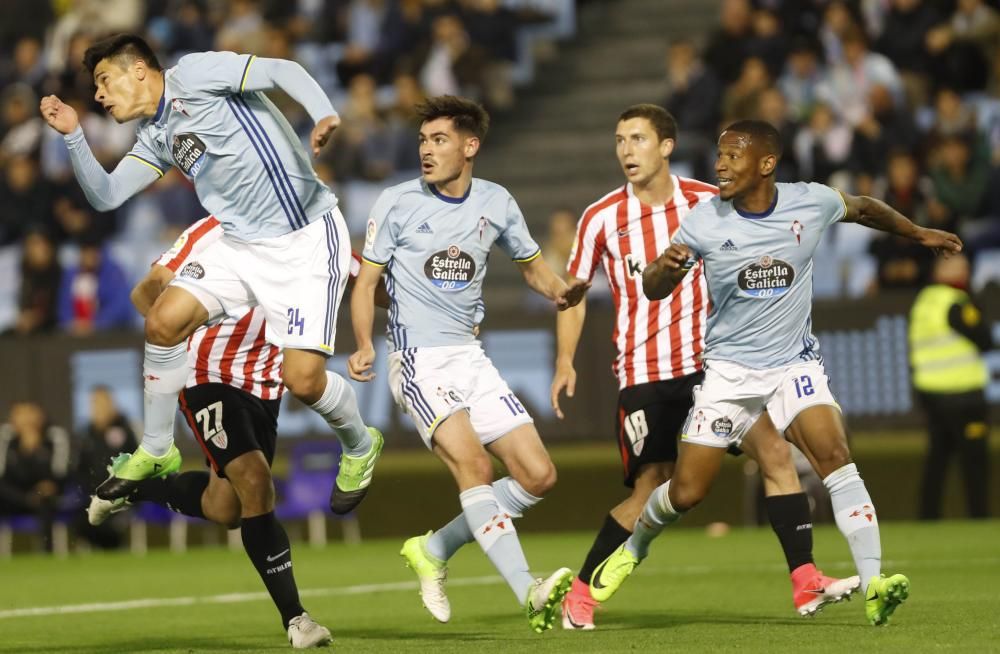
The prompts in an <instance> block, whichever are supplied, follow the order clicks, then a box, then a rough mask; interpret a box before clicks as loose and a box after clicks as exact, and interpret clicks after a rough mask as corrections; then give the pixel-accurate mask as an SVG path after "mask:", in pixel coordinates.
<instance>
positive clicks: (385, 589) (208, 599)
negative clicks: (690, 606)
mask: <svg viewBox="0 0 1000 654" xmlns="http://www.w3.org/2000/svg"><path fill="white" fill-rule="evenodd" d="M969 565H979V566H995V565H1000V558H994V557H989V558H978V559H937V560H933V559H928V560H918V561H904V560H886V561H883V566H885V567H886V568H888V569H896V568H899V567H906V568H924V567H934V568H942V567H945V568H950V567H959V566H961V567H965V566H969ZM823 567H824V568H829V569H839V568H844V569H848V568H853V565H851V564H850V563H847V562H830V563H829V564H826V565H824V566H823ZM785 569H786V568H785V566H784V565H783V564H779V563H774V564H770V563H763V564H735V565H718V564H716V565H686V566H670V565H660V566H649V567H646V568H645V569H644V570H643V573H644V574H647V575H649V574H652V575H655V576H671V575H674V576H677V575H702V574H708V573H717V572H722V571H726V570H729V571H735V572H740V571H742V572H747V571H760V570H764V571H771V570H773V571H775V572H780V571H783V570H785ZM500 583H503V578H502V577H499V576H496V575H490V576H484V577H459V578H457V579H449V580H448V585H449V586H492V585H496V584H500ZM419 588H420V584H418V583H417V582H415V581H394V582H387V583H382V584H357V585H354V586H338V587H334V588H306V589H304V590H300V591H299V595H300V596H301V597H336V596H343V595H371V594H374V593H391V592H398V591H413V590H417V589H419ZM270 598H271V597H270V595H268V594H267V593H265V592H254V593H225V594H222V595H203V596H200V597H199V596H187V597H148V598H144V599H136V600H124V601H121V602H93V603H89V604H66V605H63V606H36V607H31V608H24V609H8V610H6V611H0V620H6V619H10V618H28V617H36V616H45V615H69V614H73V613H106V612H110V611H131V610H135V609H149V608H158V607H161V606H192V605H195V604H236V603H241V602H259V601H263V600H268V599H270Z"/></svg>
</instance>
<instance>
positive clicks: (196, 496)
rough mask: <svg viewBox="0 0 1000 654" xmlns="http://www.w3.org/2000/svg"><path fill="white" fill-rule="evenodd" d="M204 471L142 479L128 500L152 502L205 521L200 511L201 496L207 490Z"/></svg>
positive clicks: (206, 474)
mask: <svg viewBox="0 0 1000 654" xmlns="http://www.w3.org/2000/svg"><path fill="white" fill-rule="evenodd" d="M209 474H210V473H209V472H208V471H206V470H198V471H193V472H182V473H181V474H179V475H167V476H166V477H156V478H154V479H144V480H142V481H140V482H139V486H138V487H137V488H136V490H135V492H134V493H133V494H132V497H131V498H130V499H131V500H132V501H133V502H153V503H154V504H162V505H163V506H165V507H167V508H168V509H171V510H173V511H177V512H178V513H183V514H184V515H188V516H191V517H192V518H201V519H202V520H204V519H205V512H204V511H202V510H201V496H202V495H204V494H205V489H206V488H208V475H209Z"/></svg>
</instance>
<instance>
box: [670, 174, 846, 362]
mask: <svg viewBox="0 0 1000 654" xmlns="http://www.w3.org/2000/svg"><path fill="white" fill-rule="evenodd" d="M776 186H777V195H776V197H775V201H774V204H772V206H771V208H770V209H768V210H767V211H765V212H763V213H760V214H752V213H746V212H741V211H739V210H737V209H736V208H735V207H734V206H733V203H732V202H726V201H723V200H720V199H719V198H718V197H714V198H712V199H711V200H707V201H705V202H702V203H700V204H698V205H697V206H695V208H694V209H692V210H691V213H690V214H688V217H687V219H685V220H684V222H683V223H682V224H681V228H680V231H679V232H678V233H677V235H676V236H675V237H674V239H673V242H675V243H683V244H685V245H687V246H688V247H689V248H691V250H693V252H694V256H695V257H696V258H698V259H701V260H702V262H703V265H704V271H705V278H706V280H707V282H708V292H709V295H710V296H711V298H712V309H711V312H710V313H709V315H708V331H707V333H706V335H705V353H704V358H705V359H706V360H707V361H713V360H720V361H732V362H734V363H738V364H740V365H743V366H746V367H748V368H758V369H761V368H777V367H781V366H785V365H787V364H789V363H793V362H798V361H810V360H819V358H820V357H819V342H818V341H817V340H816V337H815V336H813V334H812V329H811V327H812V272H813V263H812V257H813V252H814V251H815V250H816V246H817V245H818V244H819V242H820V239H821V238H822V236H823V232H824V231H826V229H827V227H829V226H830V225H832V224H834V223H835V222H838V221H839V220H842V219H843V217H844V215H845V213H846V210H847V209H846V205H845V204H844V199H843V197H842V196H841V195H840V193H839V192H838V191H836V190H834V189H832V188H830V187H829V186H824V185H822V184H815V183H805V182H799V183H796V184H777V185H776Z"/></svg>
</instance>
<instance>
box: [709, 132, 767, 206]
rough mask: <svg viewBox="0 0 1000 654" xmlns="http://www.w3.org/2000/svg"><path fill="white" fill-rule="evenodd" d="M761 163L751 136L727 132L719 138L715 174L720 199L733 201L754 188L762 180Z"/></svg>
mask: <svg viewBox="0 0 1000 654" xmlns="http://www.w3.org/2000/svg"><path fill="white" fill-rule="evenodd" d="M759 164H760V161H759V157H758V156H757V153H756V148H754V147H753V144H752V143H751V141H750V135H749V134H743V133H741V132H730V131H726V132H723V133H722V136H720V137H719V150H718V153H717V158H716V160H715V173H716V175H717V176H718V182H719V197H720V198H722V199H723V200H732V199H733V198H734V197H738V196H740V195H743V194H744V193H746V192H747V191H749V190H751V189H752V188H754V187H755V186H756V184H757V182H758V181H759V180H760V179H761V177H760V175H759V174H758V167H759Z"/></svg>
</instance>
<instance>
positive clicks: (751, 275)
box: [595, 121, 962, 625]
mask: <svg viewBox="0 0 1000 654" xmlns="http://www.w3.org/2000/svg"><path fill="white" fill-rule="evenodd" d="M780 143H781V141H780V138H779V137H778V132H777V130H775V128H774V127H773V126H771V125H770V124H768V123H765V122H762V121H740V122H738V123H735V124H733V125H731V126H730V127H729V128H728V129H727V130H726V131H724V132H723V133H722V135H721V136H720V137H719V150H718V158H717V160H716V166H715V169H716V173H717V174H718V179H719V196H718V197H717V198H713V199H712V200H710V201H707V202H704V203H702V204H700V205H698V206H697V207H696V208H695V209H694V211H693V212H692V213H691V215H689V216H688V218H687V220H686V221H685V222H684V224H683V225H682V227H681V231H680V233H679V235H678V236H677V237H675V239H674V240H673V242H672V243H671V245H670V247H669V248H668V249H667V250H666V251H665V252H664V253H663V254H662V255H661V256H660V257H658V258H657V259H656V260H655V261H654V262H653V263H651V264H650V265H649V266H648V267H647V268H646V270H645V271H644V273H643V291H644V293H645V294H646V296H647V297H649V298H650V299H661V298H664V297H667V296H668V295H669V294H670V293H671V292H672V291H673V290H674V288H675V287H676V286H677V284H678V283H679V281H680V280H681V279H682V278H683V277H684V275H685V274H686V273H687V271H688V269H690V267H691V266H692V265H693V264H694V262H695V261H696V260H699V259H700V260H701V262H702V264H703V265H704V270H705V275H706V276H707V280H708V287H709V291H710V293H711V295H712V304H713V307H712V313H711V314H710V316H709V323H708V333H707V335H706V350H705V354H704V357H705V362H706V364H705V367H706V374H705V380H704V382H703V383H702V385H701V386H700V387H698V388H696V389H695V392H694V406H693V407H692V408H691V411H690V413H689V414H688V419H687V423H686V424H685V426H684V430H683V434H682V437H681V438H682V441H681V447H680V453H679V456H678V460H677V467H676V469H675V470H674V476H673V479H671V481H669V482H667V483H666V484H664V485H663V486H660V487H659V488H658V489H657V490H656V491H654V493H653V495H652V496H651V497H650V500H649V501H648V502H647V504H646V506H645V508H644V509H643V514H642V517H641V518H640V520H639V522H638V523H637V525H636V530H635V533H634V534H633V535H632V537H630V538H629V540H628V541H627V542H626V543H625V544H624V545H623V546H622V547H621V548H620V549H619V550H618V551H616V552H615V553H614V554H612V555H611V556H610V557H609V558H608V559H607V560H606V561H605V564H604V568H603V574H602V576H601V579H600V582H601V585H602V586H605V587H607V588H608V589H609V590H610V592H614V590H616V589H617V588H618V587H619V586H620V585H621V583H622V582H623V581H624V580H625V578H626V577H627V576H628V575H629V574H631V572H632V570H633V569H634V568H635V566H636V565H637V564H638V563H639V561H641V559H642V558H644V557H645V555H646V553H647V551H648V547H649V543H650V542H651V541H652V539H653V538H655V537H656V535H657V534H659V533H660V531H661V530H662V529H663V528H664V527H665V526H667V525H669V524H672V523H674V522H676V521H677V520H678V519H679V518H680V516H681V515H682V514H683V513H684V512H685V511H688V510H689V509H691V508H692V507H694V506H695V505H696V504H698V502H700V501H701V500H702V499H703V498H704V496H705V494H706V493H707V492H708V489H709V488H710V487H711V485H712V483H713V481H714V480H715V477H716V475H717V474H718V471H719V465H720V463H721V461H722V457H723V455H724V453H725V450H726V448H727V447H728V446H729V445H733V444H736V445H738V444H739V443H740V441H741V440H742V438H743V437H744V436H745V435H746V433H747V430H748V429H749V427H750V426H751V425H752V424H753V422H754V421H755V420H756V419H757V417H758V416H760V414H761V412H762V411H764V410H765V409H766V410H767V412H768V414H769V415H770V416H771V419H772V421H773V422H774V425H775V426H776V427H777V428H778V430H779V431H781V432H784V434H785V436H786V437H787V438H789V439H790V440H791V441H792V442H793V443H794V444H795V445H796V446H798V448H799V449H800V450H802V452H803V453H804V454H805V456H806V458H807V459H808V460H809V462H810V463H811V464H812V466H813V468H814V469H815V470H816V472H817V473H818V474H819V476H820V477H821V478H822V479H823V484H824V485H825V486H826V488H827V490H828V491H829V492H830V498H831V501H832V503H833V510H834V515H835V518H836V522H837V527H838V528H839V529H840V531H841V533H843V534H844V536H845V537H846V539H847V542H848V545H849V547H850V549H851V554H852V555H853V557H854V562H855V565H856V566H857V569H858V574H859V576H860V577H861V580H862V586H863V588H864V590H865V613H866V615H867V618H868V620H869V622H870V623H871V624H873V625H882V624H886V623H887V622H888V620H889V616H890V615H891V614H892V613H893V611H895V609H896V607H897V606H899V604H900V603H902V602H903V601H904V600H905V599H906V598H907V596H908V595H909V580H908V579H907V578H906V577H905V576H903V575H901V574H896V575H892V576H890V577H886V576H884V575H882V574H881V560H882V551H881V541H880V538H879V529H878V517H877V516H876V513H875V506H874V504H873V503H872V500H871V497H870V496H869V494H868V490H867V489H866V488H865V484H864V482H863V481H862V479H861V477H860V475H859V474H858V470H857V468H856V467H855V465H854V463H853V462H852V461H851V455H850V450H849V449H848V445H847V436H846V434H845V431H844V425H843V420H842V418H841V415H840V410H839V407H838V406H837V404H836V401H835V400H834V397H833V394H832V393H831V392H830V388H829V385H828V380H827V377H826V374H825V372H824V369H823V360H822V358H821V357H820V355H819V343H818V342H817V340H816V338H815V337H814V336H813V335H812V333H811V331H810V316H811V310H812V257H813V253H814V251H815V250H816V247H817V246H818V244H819V242H820V238H821V236H822V234H823V232H824V231H825V230H826V229H827V228H828V227H829V226H830V225H832V224H834V223H836V222H838V221H839V222H853V223H859V224H861V225H865V226H866V227H871V228H873V229H877V230H880V231H884V232H889V233H891V234H896V235H899V236H904V237H907V238H911V239H913V240H915V241H917V242H918V243H920V244H922V245H924V246H926V247H929V248H932V249H934V250H936V251H938V252H941V253H945V254H947V253H952V252H958V251H960V250H961V248H962V243H961V241H960V240H959V239H958V237H957V236H955V235H954V234H950V233H948V232H942V231H939V230H934V229H925V228H922V227H918V226H916V225H914V224H913V223H911V222H910V221H909V220H907V219H906V217H904V216H903V215H901V214H900V213H898V212H897V211H895V210H894V209H892V208H891V207H889V206H888V205H886V204H885V203H883V202H881V201H879V200H875V199H873V198H870V197H865V196H861V197H855V196H852V195H847V194H845V193H841V192H839V191H837V190H835V189H832V188H829V187H827V186H824V185H822V184H806V183H801V182H800V183H797V184H777V183H775V181H774V170H775V167H776V166H777V163H778V160H779V159H780V157H781V146H780ZM596 580H597V576H596V575H595V583H596Z"/></svg>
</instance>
